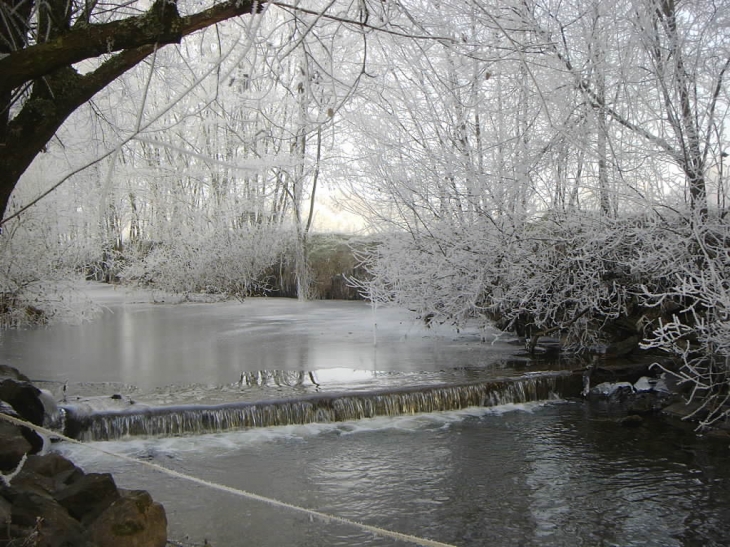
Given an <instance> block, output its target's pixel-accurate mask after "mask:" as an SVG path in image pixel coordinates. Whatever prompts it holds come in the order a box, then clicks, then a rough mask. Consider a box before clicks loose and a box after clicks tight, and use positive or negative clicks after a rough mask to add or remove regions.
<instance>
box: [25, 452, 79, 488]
mask: <svg viewBox="0 0 730 547" xmlns="http://www.w3.org/2000/svg"><path fill="white" fill-rule="evenodd" d="M26 471H27V472H32V473H35V474H37V475H40V476H41V477H48V478H51V479H53V481H54V486H55V490H60V489H61V488H63V487H64V486H66V485H68V484H72V483H73V482H75V481H77V480H79V479H80V478H82V477H83V476H84V472H83V471H81V469H79V468H78V467H76V466H75V465H74V463H73V462H72V461H70V460H68V459H66V458H64V457H63V456H61V455H60V454H57V453H56V452H49V453H48V454H43V455H42V456H41V455H33V456H30V457H29V458H28V460H27V461H26V462H25V465H24V466H23V471H22V472H21V474H22V473H24V472H26Z"/></svg>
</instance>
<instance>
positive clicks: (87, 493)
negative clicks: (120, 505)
mask: <svg viewBox="0 0 730 547" xmlns="http://www.w3.org/2000/svg"><path fill="white" fill-rule="evenodd" d="M54 498H55V499H56V501H57V502H58V503H60V504H61V505H63V506H64V507H65V508H66V510H67V511H68V512H69V514H70V515H71V516H72V517H74V518H75V519H76V520H78V521H80V522H82V523H90V522H92V521H93V520H94V519H95V518H96V517H98V516H99V515H101V514H102V513H103V512H104V511H105V510H106V509H107V507H109V506H110V505H111V504H112V503H114V502H115V501H116V500H118V499H119V492H118V491H117V485H116V484H115V483H114V479H113V478H112V476H111V475H110V474H109V473H89V474H88V475H84V476H83V477H81V478H79V479H78V480H76V481H75V482H74V483H73V484H71V485H69V486H66V487H65V488H62V489H61V490H59V491H58V492H56V494H55V495H54Z"/></svg>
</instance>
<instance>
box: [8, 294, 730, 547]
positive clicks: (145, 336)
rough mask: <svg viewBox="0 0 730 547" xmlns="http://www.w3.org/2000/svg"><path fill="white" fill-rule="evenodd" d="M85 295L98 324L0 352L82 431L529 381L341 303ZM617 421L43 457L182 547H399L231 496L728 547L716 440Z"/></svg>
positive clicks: (580, 538) (495, 362)
mask: <svg viewBox="0 0 730 547" xmlns="http://www.w3.org/2000/svg"><path fill="white" fill-rule="evenodd" d="M90 291H91V294H92V295H93V297H94V298H95V299H96V300H98V301H99V302H101V303H103V304H104V305H105V306H106V311H105V312H104V314H103V315H102V316H101V318H100V319H99V320H98V321H96V322H93V323H86V324H83V325H79V326H61V325H59V326H52V327H46V328H39V329H28V330H20V331H5V332H3V333H2V335H0V336H1V337H0V362H5V363H9V364H11V365H13V366H16V367H18V368H19V369H21V370H22V371H23V372H25V373H26V374H27V375H29V376H31V377H32V378H33V379H34V380H43V381H44V382H45V385H47V387H48V388H49V389H51V390H52V391H54V392H55V393H56V394H57V396H58V397H59V398H62V397H63V396H64V392H63V391H62V386H63V384H64V383H66V382H68V384H67V389H66V392H65V396H66V398H67V404H70V405H77V406H79V407H82V408H86V409H88V410H89V411H90V412H97V411H99V410H103V411H109V410H110V409H111V410H112V411H117V410H120V411H121V412H137V409H138V408H141V409H155V408H158V407H159V406H160V405H169V404H173V405H177V406H183V407H185V408H190V405H199V404H231V403H232V401H237V400H239V399H241V400H246V401H256V400H258V399H267V400H271V399H277V398H278V399H282V398H283V399H287V398H288V399H292V400H294V399H301V400H308V399H307V398H312V397H320V396H322V394H325V395H327V396H329V395H328V394H330V393H331V394H333V395H332V396H333V397H334V394H338V395H343V394H352V393H357V394H367V393H370V392H382V391H388V390H393V389H396V390H402V389H408V390H410V391H408V393H409V394H410V393H415V392H417V391H418V389H419V386H424V389H426V388H427V387H428V386H432V385H437V386H443V385H444V384H449V383H453V384H454V385H462V384H464V383H465V382H466V383H468V384H469V385H472V384H473V383H474V382H476V381H478V382H485V381H491V380H490V379H494V378H504V377H509V378H513V379H514V378H517V379H518V380H517V381H521V380H520V378H523V377H527V378H530V377H535V376H538V377H539V373H540V372H541V371H542V368H543V367H542V365H540V364H539V363H533V362H530V361H528V360H525V359H522V358H519V359H515V358H512V357H511V355H513V354H514V352H515V350H516V347H515V346H514V345H512V344H510V343H509V340H506V339H505V340H500V339H496V340H495V335H496V333H495V332H491V331H487V332H481V331H477V330H469V329H466V330H462V331H461V332H459V333H457V332H455V331H453V330H452V329H450V328H448V326H441V327H439V328H436V329H426V328H425V327H424V326H423V324H422V323H421V322H419V321H417V320H414V319H413V318H412V317H411V316H410V314H409V313H408V312H405V311H401V310H392V309H383V308H380V309H377V310H375V311H373V310H372V309H371V308H370V307H369V306H367V305H366V304H363V303H358V302H355V303H350V302H314V303H303V304H302V303H298V302H295V301H290V300H274V299H250V300H247V301H245V302H243V303H239V302H227V303H218V304H177V305H172V304H167V303H162V304H153V303H150V302H149V301H148V299H146V298H145V297H144V295H142V296H140V295H134V296H130V295H128V294H120V292H119V291H117V292H112V291H110V290H109V289H108V288H106V287H95V286H92V287H90ZM310 372H311V375H310ZM439 393H441V392H439ZM510 393H511V392H510ZM111 394H115V395H117V398H115V399H112V398H111V397H110V395H111ZM119 396H121V398H119ZM409 396H410V395H409ZM439 397H441V395H439ZM497 403H498V404H497ZM614 418H615V417H614V416H612V415H610V414H607V413H606V412H605V411H603V410H601V409H597V408H592V407H589V406H587V405H586V404H584V403H583V402H581V401H575V400H560V399H555V398H552V400H544V401H537V402H526V401H520V402H518V403H510V402H509V401H507V400H506V399H504V400H502V399H498V400H495V405H494V406H491V407H488V408H485V407H479V406H471V407H467V408H463V409H460V410H453V411H446V412H444V411H439V412H429V413H422V414H415V415H394V416H378V417H374V418H368V419H362V420H350V421H342V422H330V423H306V424H300V425H286V426H277V427H257V428H246V429H243V430H233V431H221V432H215V433H206V434H190V433H188V434H184V435H174V436H166V437H159V436H158V437H124V438H122V439H118V440H111V441H105V442H100V441H94V442H87V443H85V444H84V445H71V444H69V443H58V444H56V445H55V446H54V449H55V450H59V451H61V452H62V453H64V454H66V455H68V456H70V457H71V458H72V459H74V461H76V462H77V463H78V464H80V465H81V466H82V467H83V468H84V469H85V470H86V471H100V472H104V471H111V472H113V473H114V476H115V479H116V480H117V482H118V484H119V485H120V486H122V487H125V488H145V489H147V490H149V491H150V492H151V493H152V495H153V497H154V498H155V499H156V500H158V501H160V502H162V503H163V504H164V505H165V508H166V510H167V514H168V520H169V535H170V538H172V539H175V540H177V541H180V542H181V543H185V544H188V545H194V544H198V545H202V544H203V542H204V541H205V540H207V541H209V542H210V544H211V545H213V546H214V547H221V546H261V547H267V546H272V547H273V546H280V545H287V546H298V547H304V546H312V547H314V546H323V547H326V546H335V545H342V546H358V545H362V546H366V545H367V546H371V545H372V546H380V545H383V546H385V545H402V544H404V543H403V542H399V541H396V540H393V539H391V538H389V537H387V536H382V535H381V536H377V535H374V534H373V533H372V532H368V531H363V530H362V529H360V528H358V527H356V526H352V525H350V524H347V523H341V522H339V523H338V522H333V521H329V522H327V521H323V520H322V519H320V518H318V517H314V516H311V515H307V514H305V513H302V512H301V511H297V510H289V509H287V508H282V507H280V506H279V507H274V506H271V505H269V504H267V503H266V502H265V501H262V500H252V499H249V498H246V497H245V496H244V495H243V494H242V493H241V492H250V493H253V494H256V495H259V496H263V497H265V498H271V499H275V500H279V501H281V502H284V503H287V504H291V505H293V506H296V507H299V508H304V509H310V510H313V511H318V512H319V513H325V514H330V515H334V516H337V517H341V518H344V519H348V520H352V521H357V522H362V523H365V524H367V525H370V526H374V527H378V528H382V529H387V530H393V531H396V532H400V533H403V534H411V535H413V536H417V537H422V538H431V539H433V540H436V541H440V542H444V543H448V544H452V545H458V546H463V547H467V546H474V547H476V546H552V545H555V546H584V545H585V546H596V545H601V546H604V545H605V546H609V545H611V546H612V545H616V546H627V545H637V546H639V545H641V546H648V545H653V546H662V547H663V546H684V545H686V546H694V545H698V546H699V545H707V546H709V545H718V546H719V545H727V541H728V537H730V527H729V526H730V525H728V522H730V469H729V468H728V466H727V458H728V452H729V451H730V450H729V447H728V443H727V441H718V440H714V439H704V438H699V437H698V436H697V435H695V433H694V432H693V431H692V430H691V428H689V427H677V426H676V425H672V426H669V425H667V424H666V423H665V422H664V421H662V420H661V419H658V418H656V419H655V418H647V419H646V420H645V422H644V424H643V425H642V426H640V427H636V428H626V427H623V426H621V425H620V424H619V423H618V421H617V420H616V419H614ZM94 447H96V448H102V449H104V450H107V451H111V452H115V453H119V454H123V455H127V456H131V457H134V458H136V459H138V460H141V461H143V462H148V463H153V464H156V465H161V466H163V467H165V468H168V469H172V470H174V471H176V472H179V473H182V474H185V475H188V476H193V477H196V478H199V479H203V480H206V481H210V482H212V483H216V484H220V485H224V486H226V487H228V488H229V489H230V490H229V491H228V492H221V491H220V490H215V489H212V488H209V487H207V486H204V485H202V484H200V483H190V482H187V481H185V480H184V479H180V478H173V477H170V476H167V475H165V474H163V473H162V472H160V471H159V470H156V469H151V468H148V467H146V466H144V465H140V464H138V463H132V462H129V461H125V460H120V459H118V458H114V457H111V456H107V455H104V454H101V453H99V452H97V451H95V450H93V448H94Z"/></svg>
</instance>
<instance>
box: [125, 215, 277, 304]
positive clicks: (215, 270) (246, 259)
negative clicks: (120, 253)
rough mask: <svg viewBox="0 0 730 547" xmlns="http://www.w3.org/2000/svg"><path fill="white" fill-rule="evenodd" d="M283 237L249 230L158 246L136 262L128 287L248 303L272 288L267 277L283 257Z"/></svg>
mask: <svg viewBox="0 0 730 547" xmlns="http://www.w3.org/2000/svg"><path fill="white" fill-rule="evenodd" d="M282 249H283V241H282V237H281V235H280V234H278V233H276V232H275V231H273V230H268V229H266V228H265V227H244V228H240V229H237V230H228V231H226V230H222V231H219V232H216V233H213V234H206V235H202V236H196V235H195V234H191V235H189V236H188V237H185V238H182V237H181V238H179V239H176V240H173V241H167V242H162V243H156V244H154V245H152V246H151V249H150V251H149V252H148V253H145V254H143V255H142V256H140V257H138V258H136V259H134V260H131V261H130V264H129V266H128V267H127V268H125V269H124V271H123V272H122V275H121V277H122V280H123V281H124V282H131V283H138V284H142V285H146V286H150V287H153V288H155V287H156V288H160V289H161V290H163V291H165V292H170V293H176V294H180V295H183V296H186V297H190V296H191V295H193V294H200V293H205V294H213V295H222V296H231V297H236V298H244V297H245V296H248V295H250V294H252V293H255V292H256V293H257V292H263V291H265V290H266V289H267V282H266V279H265V278H264V277H263V273H264V272H265V270H266V269H267V268H269V267H270V266H271V265H272V264H275V263H276V262H277V261H278V259H279V257H280V254H281V252H282Z"/></svg>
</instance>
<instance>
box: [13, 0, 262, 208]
mask: <svg viewBox="0 0 730 547" xmlns="http://www.w3.org/2000/svg"><path fill="white" fill-rule="evenodd" d="M189 8H190V12H189V13H181V12H180V10H178V2H177V1H175V0H172V1H170V0H156V1H155V2H154V3H153V4H152V5H151V6H150V5H149V4H147V3H146V2H131V3H129V2H111V3H108V2H98V1H96V0H92V1H81V0H70V1H69V0H47V1H44V2H40V1H36V0H2V2H0V74H1V75H2V77H1V78H0V214H2V215H4V214H5V212H6V210H7V207H8V203H9V200H10V195H11V193H12V192H13V189H14V188H15V186H16V185H17V183H18V180H19V179H20V177H21V175H22V174H23V173H24V172H25V170H26V169H27V168H28V166H29V165H30V164H31V162H32V161H33V159H34V158H35V157H36V156H37V155H38V154H39V153H40V152H41V151H42V150H43V149H44V147H45V146H46V145H47V144H48V142H49V141H50V140H51V139H52V138H53V135H54V134H55V133H56V131H57V129H58V128H59V127H60V126H61V124H62V123H63V122H64V121H65V120H66V119H67V118H68V117H69V116H70V115H71V114H72V113H73V112H74V111H75V110H76V109H78V108H79V107H80V106H81V105H83V104H84V103H86V102H87V101H89V99H91V98H92V97H93V96H94V95H95V94H96V93H97V92H99V91H100V90H102V89H104V88H105V87H106V86H107V85H109V84H110V83H111V82H112V81H114V80H115V79H116V78H117V77H119V76H120V75H121V74H124V73H125V72H127V71H129V70H130V69H132V68H133V67H135V66H136V65H138V64H139V63H140V62H142V61H143V60H144V59H146V58H147V57H148V56H150V55H151V54H152V53H153V52H154V51H155V50H156V49H157V48H159V47H161V46H164V45H166V44H170V43H179V42H180V40H181V39H182V38H183V37H184V36H187V35H189V34H191V33H193V32H196V31H198V30H201V29H204V28H207V27H210V26H212V25H215V24H216V23H219V22H221V21H225V20H227V19H231V18H233V17H237V16H240V15H245V14H250V13H253V12H256V11H258V10H260V9H261V4H260V3H259V2H257V1H255V0H227V1H222V2H214V3H212V4H210V5H208V7H201V6H200V4H197V5H191V6H189ZM181 9H184V8H181ZM91 60H93V61H91Z"/></svg>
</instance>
